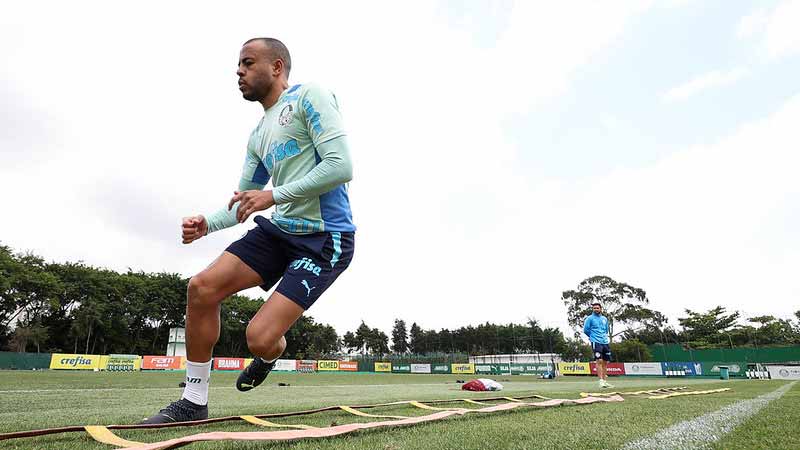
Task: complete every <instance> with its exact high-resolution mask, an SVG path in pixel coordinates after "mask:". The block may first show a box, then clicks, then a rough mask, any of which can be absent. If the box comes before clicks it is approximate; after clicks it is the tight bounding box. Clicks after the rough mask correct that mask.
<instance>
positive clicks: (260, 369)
mask: <svg viewBox="0 0 800 450" xmlns="http://www.w3.org/2000/svg"><path fill="white" fill-rule="evenodd" d="M273 367H275V361H273V362H271V363H268V362H266V361H264V360H263V359H261V358H259V357H257V356H256V357H255V358H253V361H252V362H251V363H250V364H249V365H248V366H247V367H245V369H244V370H243V371H242V373H240V374H239V378H238V379H237V380H236V389H238V390H240V391H242V392H247V391H249V390H250V389H253V388H254V387H256V386H258V385H259V384H261V383H263V382H264V379H265V378H267V375H268V374H269V371H270V370H272V368H273Z"/></svg>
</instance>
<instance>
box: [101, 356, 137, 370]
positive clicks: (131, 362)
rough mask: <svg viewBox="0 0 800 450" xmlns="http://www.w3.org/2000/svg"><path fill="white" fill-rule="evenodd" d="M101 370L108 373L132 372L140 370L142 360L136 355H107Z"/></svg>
mask: <svg viewBox="0 0 800 450" xmlns="http://www.w3.org/2000/svg"><path fill="white" fill-rule="evenodd" d="M107 358H108V359H106V360H105V364H104V365H103V366H102V368H103V369H105V370H108V371H109V372H132V371H134V370H139V369H141V368H142V359H141V358H140V357H139V356H138V355H108V357H107Z"/></svg>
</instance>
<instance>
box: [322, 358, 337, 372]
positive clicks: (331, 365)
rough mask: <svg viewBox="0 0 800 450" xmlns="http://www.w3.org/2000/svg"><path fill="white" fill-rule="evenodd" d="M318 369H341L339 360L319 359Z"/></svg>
mask: <svg viewBox="0 0 800 450" xmlns="http://www.w3.org/2000/svg"><path fill="white" fill-rule="evenodd" d="M317 370H319V371H320V372H322V371H324V370H327V371H331V370H339V361H324V360H323V361H317Z"/></svg>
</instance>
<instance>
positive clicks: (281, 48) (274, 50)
mask: <svg viewBox="0 0 800 450" xmlns="http://www.w3.org/2000/svg"><path fill="white" fill-rule="evenodd" d="M255 41H261V42H263V43H264V45H266V46H267V48H268V49H269V52H270V55H271V56H272V59H273V60H275V59H282V60H283V65H284V67H286V78H289V72H291V71H292V57H291V56H289V49H288V48H286V46H285V45H283V42H281V41H279V40H277V39H275V38H268V37H257V38H253V39H249V40H248V41H247V42H245V43H244V44H242V46H245V45H247V44H249V43H251V42H255Z"/></svg>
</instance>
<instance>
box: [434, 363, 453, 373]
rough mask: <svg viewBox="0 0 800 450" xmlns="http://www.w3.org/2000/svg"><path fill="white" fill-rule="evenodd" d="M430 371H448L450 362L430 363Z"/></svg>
mask: <svg viewBox="0 0 800 450" xmlns="http://www.w3.org/2000/svg"><path fill="white" fill-rule="evenodd" d="M431 372H432V373H450V364H444V363H439V364H432V365H431Z"/></svg>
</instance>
